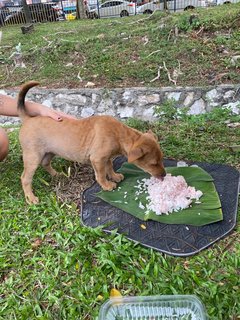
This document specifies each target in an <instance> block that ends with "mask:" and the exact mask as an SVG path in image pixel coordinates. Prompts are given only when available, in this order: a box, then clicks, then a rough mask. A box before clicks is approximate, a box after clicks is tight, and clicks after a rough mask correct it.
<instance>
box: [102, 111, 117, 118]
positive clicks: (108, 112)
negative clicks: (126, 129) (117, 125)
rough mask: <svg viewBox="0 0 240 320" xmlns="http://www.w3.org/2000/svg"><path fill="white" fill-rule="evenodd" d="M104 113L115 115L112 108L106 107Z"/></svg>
mask: <svg viewBox="0 0 240 320" xmlns="http://www.w3.org/2000/svg"><path fill="white" fill-rule="evenodd" d="M104 114H106V115H107V116H112V117H114V116H115V111H114V110H113V109H108V110H106V111H105V112H104Z"/></svg>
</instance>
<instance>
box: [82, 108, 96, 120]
mask: <svg viewBox="0 0 240 320" xmlns="http://www.w3.org/2000/svg"><path fill="white" fill-rule="evenodd" d="M94 113H95V111H94V110H93V108H83V109H82V112H81V117H82V118H87V117H91V116H92V115H94Z"/></svg>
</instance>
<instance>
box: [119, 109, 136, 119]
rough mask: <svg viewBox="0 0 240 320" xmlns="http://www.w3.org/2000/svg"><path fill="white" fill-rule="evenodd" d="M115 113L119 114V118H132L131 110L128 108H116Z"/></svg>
mask: <svg viewBox="0 0 240 320" xmlns="http://www.w3.org/2000/svg"><path fill="white" fill-rule="evenodd" d="M117 113H118V114H119V116H120V118H131V117H133V108H130V107H124V108H118V112H117Z"/></svg>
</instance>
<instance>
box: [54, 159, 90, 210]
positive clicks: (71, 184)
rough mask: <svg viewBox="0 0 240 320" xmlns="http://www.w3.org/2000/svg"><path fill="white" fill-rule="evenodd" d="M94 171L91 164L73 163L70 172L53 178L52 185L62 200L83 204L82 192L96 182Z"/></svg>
mask: <svg viewBox="0 0 240 320" xmlns="http://www.w3.org/2000/svg"><path fill="white" fill-rule="evenodd" d="M94 181H95V179H94V172H93V169H92V167H91V166H90V165H81V164H78V163H75V162H74V163H72V164H71V165H70V166H69V167H68V174H66V175H65V174H61V175H58V176H57V177H55V178H54V179H53V180H52V187H53V190H54V191H55V193H56V195H57V198H58V199H59V200H60V201H61V202H74V203H75V204H76V205H77V206H78V207H79V206H80V205H81V198H82V193H83V191H84V190H85V189H87V188H89V187H90V186H91V185H92V184H93V183H94Z"/></svg>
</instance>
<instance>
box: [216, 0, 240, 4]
mask: <svg viewBox="0 0 240 320" xmlns="http://www.w3.org/2000/svg"><path fill="white" fill-rule="evenodd" d="M213 2H214V3H216V4H217V5H219V4H229V3H237V2H240V0H213Z"/></svg>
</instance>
